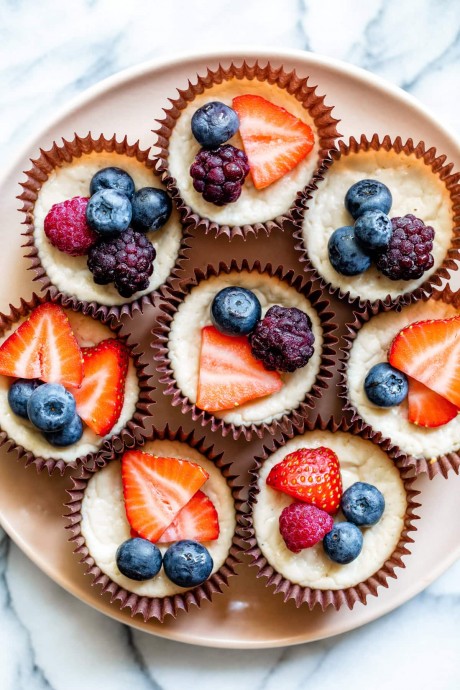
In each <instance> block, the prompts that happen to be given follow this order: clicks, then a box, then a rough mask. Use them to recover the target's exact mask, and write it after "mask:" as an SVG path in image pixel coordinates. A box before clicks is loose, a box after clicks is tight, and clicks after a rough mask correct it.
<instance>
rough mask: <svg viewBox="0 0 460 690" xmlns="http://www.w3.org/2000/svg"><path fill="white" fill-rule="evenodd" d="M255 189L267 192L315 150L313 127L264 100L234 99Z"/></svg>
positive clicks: (244, 97)
mask: <svg viewBox="0 0 460 690" xmlns="http://www.w3.org/2000/svg"><path fill="white" fill-rule="evenodd" d="M232 105H233V109H234V110H235V111H236V113H237V114H238V117H239V119H240V135H241V138H242V140H243V146H244V150H245V153H246V155H247V157H248V161H249V167H250V169H251V175H252V179H253V181H254V186H255V187H256V188H257V189H263V188H264V187H268V185H270V184H272V183H273V182H276V180H278V179H279V178H280V177H283V175H286V173H288V172H290V171H291V170H292V169H293V168H295V166H296V165H298V164H299V163H300V162H301V161H302V160H303V159H304V158H305V156H307V155H308V154H309V153H310V151H311V150H312V148H313V144H314V136H313V131H312V129H311V127H309V126H308V125H307V124H305V122H302V120H299V119H298V118H296V117H294V115H291V113H289V112H288V111H287V110H285V109H284V108H281V107H280V106H278V105H275V104H274V103H270V101H267V100H266V99H265V98H262V97H261V96H255V95H252V94H248V95H245V96H237V97H236V98H234V99H233V104H232Z"/></svg>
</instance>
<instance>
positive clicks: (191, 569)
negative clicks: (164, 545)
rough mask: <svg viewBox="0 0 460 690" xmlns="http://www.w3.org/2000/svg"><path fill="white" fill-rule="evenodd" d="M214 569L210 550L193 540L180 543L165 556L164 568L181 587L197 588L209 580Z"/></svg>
mask: <svg viewBox="0 0 460 690" xmlns="http://www.w3.org/2000/svg"><path fill="white" fill-rule="evenodd" d="M213 567H214V563H213V560H212V558H211V554H210V553H209V551H208V549H207V548H206V547H205V546H203V545H202V544H199V543H198V542H197V541H192V540H191V539H183V540H182V541H178V542H176V543H175V544H173V545H172V546H170V547H169V549H168V550H167V551H166V553H165V555H164V556H163V568H164V571H165V573H166V575H167V576H168V577H169V579H170V580H171V582H174V584H175V585H179V587H196V586H197V585H201V583H202V582H204V581H205V580H207V579H208V577H209V576H210V575H211V573H212V569H213Z"/></svg>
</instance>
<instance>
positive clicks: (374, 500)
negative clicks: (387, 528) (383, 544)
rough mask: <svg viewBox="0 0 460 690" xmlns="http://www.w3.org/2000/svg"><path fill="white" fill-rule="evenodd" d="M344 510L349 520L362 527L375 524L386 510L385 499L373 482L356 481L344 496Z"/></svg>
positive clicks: (342, 506)
mask: <svg viewBox="0 0 460 690" xmlns="http://www.w3.org/2000/svg"><path fill="white" fill-rule="evenodd" d="M341 508H342V512H343V514H344V515H345V517H346V518H347V520H348V521H349V522H353V524H355V525H359V526H360V527H369V526H370V525H375V523H376V522H378V521H379V520H380V518H381V517H382V515H383V511H384V510H385V499H384V497H383V494H382V492H381V491H379V490H378V489H377V487H376V486H374V485H373V484H366V483H365V482H355V484H352V485H351V486H350V487H349V488H348V489H347V490H346V491H345V492H344V494H343V496H342V504H341Z"/></svg>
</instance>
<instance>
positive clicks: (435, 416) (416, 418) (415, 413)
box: [407, 378, 458, 429]
mask: <svg viewBox="0 0 460 690" xmlns="http://www.w3.org/2000/svg"><path fill="white" fill-rule="evenodd" d="M407 402H408V405H409V414H408V418H409V421H410V422H412V424H418V425H419V426H426V427H429V428H430V429H432V428H434V427H437V426H442V425H443V424H447V423H448V422H450V421H451V420H452V419H455V417H456V416H457V414H458V409H457V408H456V407H455V405H452V403H451V402H449V401H448V400H446V399H445V398H442V397H441V396H440V395H438V393H435V392H434V391H432V390H430V389H429V388H427V387H426V386H424V385H423V383H419V381H417V380H416V379H411V378H409V393H408V398H407Z"/></svg>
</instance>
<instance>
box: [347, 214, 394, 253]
mask: <svg viewBox="0 0 460 690" xmlns="http://www.w3.org/2000/svg"><path fill="white" fill-rule="evenodd" d="M392 234H393V228H392V225H391V220H390V219H389V218H388V216H387V215H386V213H383V211H376V210H373V211H364V213H362V214H361V215H360V216H359V218H358V220H357V221H356V223H355V236H356V239H357V240H358V242H359V244H360V245H361V246H362V248H363V249H364V251H366V252H368V253H370V254H372V253H379V252H383V251H385V250H386V249H388V245H389V244H390V240H391V236H392Z"/></svg>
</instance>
